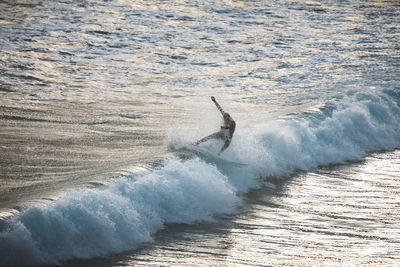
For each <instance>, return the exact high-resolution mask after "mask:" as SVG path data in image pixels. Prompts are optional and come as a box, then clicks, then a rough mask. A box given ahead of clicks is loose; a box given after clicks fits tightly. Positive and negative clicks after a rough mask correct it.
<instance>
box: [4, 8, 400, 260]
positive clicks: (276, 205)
mask: <svg viewBox="0 0 400 267" xmlns="http://www.w3.org/2000/svg"><path fill="white" fill-rule="evenodd" d="M399 25H400V5H399V3H398V1H351V2H342V1H326V2H324V3H318V2H313V1H187V2H186V1H124V0H115V1H100V0H93V1H26V2H24V1H16V2H15V1H0V150H1V151H0V209H1V212H2V218H3V219H2V221H1V223H0V230H2V231H3V230H4V229H6V230H4V231H8V230H7V229H17V226H16V225H19V224H18V223H14V221H13V219H11V221H10V219H9V218H10V217H9V215H10V214H15V216H21V217H17V218H16V219H15V221H17V222H20V221H21V222H22V223H23V224H24V225H26V227H27V229H28V232H29V233H31V234H32V233H36V234H37V236H35V234H32V235H33V238H38V239H37V240H41V241H37V240H36V241H35V242H36V243H35V242H34V243H35V244H41V245H39V251H40V253H39V252H37V251H36V250H35V251H34V252H32V255H36V256H35V257H34V256H32V259H31V260H32V261H31V263H54V262H56V261H59V260H65V259H67V260H68V259H71V258H82V257H83V258H94V257H95V256H99V255H110V253H113V252H121V251H126V250H128V251H130V252H127V254H126V253H125V254H122V255H120V254H118V255H117V256H116V257H115V258H113V257H109V258H106V259H103V260H96V259H92V260H89V261H88V262H86V261H85V262H84V263H82V264H85V265H86V264H93V265H96V264H104V265H129V264H132V265H136V264H148V263H155V264H160V265H168V264H171V265H173V264H182V265H185V264H186V265H189V264H193V263H195V264H208V265H214V264H220V263H222V264H249V265H269V264H271V265H281V264H289V265H290V264H292V265H321V264H341V263H343V264H345V265H358V264H366V265H367V264H376V265H395V263H396V261H398V260H399V258H398V256H397V254H398V253H397V252H398V250H399V243H398V241H397V240H398V239H399V237H400V233H399V231H398V230H397V229H396V227H395V225H396V224H398V222H399V218H398V213H397V212H396V208H397V209H398V206H399V202H398V201H397V199H398V198H399V194H398V189H399V186H398V182H397V178H398V177H399V175H398V173H399V170H400V169H399V155H398V151H396V150H394V151H393V149H398V148H399V147H400V139H399V136H400V130H399V129H400V126H399V125H400V122H399V119H398V118H399V117H400V116H398V110H399V105H400V95H399V82H400V66H399V65H400V64H399V62H400V60H399V58H400V53H399V51H400V50H399V48H400V45H399V43H400V26H399ZM210 95H215V97H216V98H217V100H218V101H220V103H221V105H222V106H223V107H224V109H225V110H226V111H229V112H230V113H231V115H232V116H233V118H234V119H235V120H236V122H237V132H236V134H235V138H234V140H233V143H232V145H231V147H230V150H228V151H227V152H226V153H225V154H227V155H228V156H230V157H233V158H235V159H236V160H241V161H243V162H247V163H249V165H250V168H249V169H246V170H241V171H240V172H239V171H236V170H233V171H232V170H228V171H227V170H225V169H226V167H225V169H224V168H222V167H221V166H216V168H217V169H218V172H216V171H214V169H213V168H214V167H213V166H214V165H215V164H206V163H204V164H206V165H204V164H203V163H202V162H201V163H199V162H194V163H193V162H192V161H190V159H193V158H196V156H195V155H192V154H189V155H188V153H187V152H184V153H182V151H181V150H179V149H176V147H177V144H178V145H180V144H181V143H183V142H187V141H193V140H196V139H197V138H200V137H203V136H204V135H206V134H209V133H210V132H212V131H215V129H216V128H218V127H219V120H220V118H219V114H218V113H217V111H216V110H215V108H214V107H213V106H212V103H210V101H209V96H210ZM377 150H380V151H381V152H380V153H376V154H368V153H370V152H372V151H377ZM388 151H389V152H388ZM366 154H368V156H367V158H366V159H365V160H364V157H365V156H366ZM174 160H176V161H177V162H178V163H175V161H174ZM187 160H189V161H187ZM349 160H362V161H361V162H356V163H354V162H353V163H352V162H348V161H349ZM171 161H172V162H173V163H171ZM165 162H167V163H165ZM187 162H189V163H187ZM206 162H207V163H209V162H208V161H206ZM337 163H343V164H344V165H340V166H336V165H335V166H331V167H326V166H327V165H329V164H337ZM196 164H199V166H198V167H194V166H193V165H196ZM187 165H190V166H189V167H188V166H187ZM160 166H161V167H160ZM171 166H172V167H171ZM196 166H197V165H196ZM324 166H325V167H324ZM160 168H161V170H160ZM174 168H176V169H174ZM186 168H188V169H189V170H190V171H188V173H184V174H182V173H181V172H184V171H186ZM171 169H172V170H171ZM298 170H301V171H303V172H300V173H299V172H298ZM200 171H204V172H203V173H201V174H197V172H200ZM209 171H210V172H209ZM137 173H150V176H151V177H153V178H152V179H153V183H154V184H153V186H154V188H155V189H154V191H156V192H158V193H160V194H164V193H165V192H164V191H163V190H165V188H168V186H170V184H168V183H165V184H163V182H158V180H157V181H155V180H154V179H155V178H154V176H157V175H158V176H157V177H164V178H165V179H167V178H168V179H169V177H173V178H174V179H175V178H176V177H180V178H179V179H178V181H186V180H185V177H188V176H190V177H191V178H193V177H204V176H206V177H207V178H209V175H216V176H215V180H218V179H220V178H221V177H226V179H227V180H226V184H227V185H228V186H227V189H226V190H228V189H229V190H231V188H233V189H232V190H233V192H234V195H235V196H236V197H237V198H238V199H240V200H239V201H238V203H236V202H235V203H236V204H235V205H233V204H232V205H233V206H235V211H234V212H232V211H231V210H230V206H229V208H227V207H225V206H224V207H223V208H221V210H218V209H217V208H215V207H213V208H214V209H211V208H210V211H209V212H206V211H207V208H206V207H203V208H202V209H204V210H205V214H206V215H207V216H205V217H201V216H200V215H198V216H199V217H196V216H197V215H196V216H195V215H194V214H191V215H189V212H187V213H185V214H184V216H183V218H184V219H182V218H181V217H179V219H170V218H169V216H166V217H167V218H166V217H163V216H161V217H162V219H160V221H161V222H162V224H163V225H165V224H166V225H167V226H159V228H157V227H156V228H157V229H161V228H163V227H165V229H164V230H161V231H160V232H157V231H156V230H154V229H153V228H152V227H153V226H152V227H150V226H149V227H150V228H151V230H148V229H147V228H146V227H145V226H146V225H147V226H148V225H153V223H154V222H153V221H152V220H149V221H146V220H147V219H148V218H147V217H145V218H144V217H140V216H139V217H140V219H138V221H139V222H140V223H143V225H145V226H144V228H146V231H145V232H146V233H147V231H148V232H149V234H150V235H151V236H154V235H155V236H156V238H155V241H154V242H153V243H151V244H152V245H150V247H149V248H146V249H142V248H141V247H142V245H143V243H142V242H143V241H140V242H139V241H136V240H135V241H134V242H133V241H129V242H127V244H128V245H126V244H125V243H124V242H122V241H121V239H122V238H121V237H115V238H114V239H113V240H114V241H115V240H117V241H121V243H124V245H121V247H123V249H122V248H119V249H116V247H118V246H110V247H108V248H107V247H106V248H101V249H99V250H98V251H97V250H96V251H95V252H91V251H89V250H88V251H89V252H86V248H87V247H95V246H93V244H95V243H99V242H100V243H107V242H106V241H104V240H100V241H98V240H96V241H94V240H92V239H90V238H89V239H88V240H90V241H88V242H89V243H88V244H92V245H90V246H88V245H87V244H86V243H85V244H81V243H79V242H80V241H77V240H73V241H71V247H74V246H75V247H76V248H75V249H72V250H71V249H70V247H68V246H67V245H66V247H65V248H64V250H62V251H55V252H54V251H53V252H46V248H47V247H49V245H48V244H50V243H47V242H50V241H49V240H47V241H43V240H44V239H45V238H44V237H45V236H48V235H47V234H43V233H42V232H40V231H38V232H35V231H33V230H32V228H30V226H29V225H30V224H31V223H32V224H35V223H33V222H36V220H38V221H40V220H39V219H38V218H36V217H29V216H30V215H29V214H31V213H30V212H32V210H31V207H32V206H33V207H36V206H35V205H39V204H40V205H44V206H43V207H44V208H43V210H46V211H48V212H49V214H47V215H44V219H43V221H46V218H53V217H52V214H53V213H52V209H53V208H54V211H55V213H56V214H59V213H58V212H59V210H58V208H59V206H57V205H59V204H58V203H60V202H57V201H56V199H61V200H60V201H61V203H67V204H65V205H66V206H65V207H66V210H64V211H63V212H64V214H68V212H69V211H71V210H72V211H71V212H72V214H75V212H76V211H75V210H73V209H74V208H75V207H83V209H85V212H86V211H87V210H88V211H89V212H88V213H90V212H91V211H92V207H93V206H92V205H93V203H99V202H100V204H99V205H107V203H108V202H110V199H108V198H107V197H108V196H109V193H107V194H105V195H102V196H101V197H102V198H103V199H104V200H103V201H104V203H103V202H101V201H97V202H96V201H94V202H93V203H92V202H91V199H92V198H91V196H92V195H90V193H88V194H89V195H90V196H88V195H86V193H82V195H77V196H74V197H75V198H74V201H75V200H78V199H79V200H80V201H79V202H78V203H80V204H79V205H78V204H76V203H75V202H73V201H71V202H68V201H70V200H71V199H69V198H66V199H65V195H66V194H67V195H68V194H69V192H72V191H71V190H74V191H75V190H78V189H81V188H87V187H90V188H94V189H93V190H96V188H98V187H99V186H100V185H105V187H106V189H105V191H107V192H108V190H109V188H110V187H107V185H108V184H109V183H112V182H113V181H117V183H118V182H119V181H120V179H121V177H122V178H126V177H128V178H129V177H132V176H133V177H135V179H138V180H141V179H143V180H144V181H147V180H146V179H148V176H146V175H142V174H140V175H139V177H141V178H137V175H136V174H137ZM171 173H172V174H171ZM210 173H211V174H210ZM232 173H234V174H232ZM254 173H256V175H254ZM174 174H176V176H174ZM220 174H221V175H220ZM239 174H240V175H241V176H240V177H239V178H238V177H237V176H238V175H239ZM180 175H182V177H181V176H180ZM196 175H197V176H196ZM217 178H218V179H217ZM168 179H167V180H168ZM193 179H195V178H193ZM224 179H225V178H224ZM160 181H162V180H160ZM174 181H175V180H174ZM196 181H197V180H193V181H192V182H193V183H192V184H189V185H187V187H183V188H185V189H186V191H185V192H183V193H182V192H180V191H179V190H180V189H181V187H178V188H175V189H174V190H177V191H172V192H174V194H177V195H183V196H185V197H186V195H185V193H187V194H188V195H189V199H186V198H184V197H183V200H182V203H175V202H173V201H172V200H171V199H173V198H172V197H171V198H169V197H170V196H169V195H168V194H167V193H165V194H167V195H166V196H165V195H163V197H165V198H166V199H170V200H171V201H170V202H171V203H173V204H171V205H175V204H176V207H178V208H177V210H179V209H183V208H182V207H183V206H185V205H184V203H191V202H190V201H191V200H192V199H190V196H192V195H193V194H195V193H196V192H197V193H198V192H203V191H202V190H200V189H203V188H202V187H201V188H200V187H199V184H198V183H197V182H196ZM210 181H211V180H210ZM224 181H225V180H224ZM175 182H176V181H175ZM120 183H122V182H120ZM172 184H174V183H172ZM200 184H201V183H200ZM269 185H271V186H272V188H270V187H268V186H269ZM135 186H136V185H135ZM135 186H133V185H132V187H135ZM201 186H203V185H201ZM127 187H128V188H131V185H130V184H129V183H128V185H127ZM260 187H261V188H262V189H259V188H260ZM101 188H102V187H101ZM111 188H114V187H111ZM135 188H136V187H135ZM257 188H258V189H257ZM213 189H214V188H208V189H207V190H206V189H204V190H205V191H204V192H208V193H209V194H210V195H206V193H205V199H202V198H200V202H202V201H204V203H206V200H208V199H210V198H213V197H216V196H215V195H212V193H210V192H214V191H212V190H213ZM218 189H219V188H218ZM110 190H114V189H110ZM157 190H159V191H157ZM191 190H193V193H191V192H192V191H191ZM221 190H222V189H221ZM254 190H255V191H254ZM78 191H79V190H78ZM126 191H129V190H122V191H121V192H122V193H121V192H119V193H118V194H117V196H118V197H122V196H124V197H126V196H125V193H126ZM95 192H97V191H95ZM101 192H103V191H101ZM168 192H169V191H168ZM216 192H220V191H216ZM221 192H222V191H221ZM135 193H136V194H142V191H140V192H136V191H135ZM181 193H182V194H181ZM223 193H226V191H223ZM96 194H97V193H96ZM100 194H101V193H100ZM127 194H128V193H127ZM171 194H172V193H171ZM128 195H129V194H128ZM133 195H135V194H133ZM146 196H148V194H147V195H146ZM129 197H130V198H129V201H130V202H129V203H134V206H135V209H136V208H137V207H136V206H140V204H138V203H141V202H135V201H137V199H136V198H135V199H132V198H131V196H130V195H129ZM216 199H217V198H216ZM163 200H164V199H161V200H160V199H157V198H146V197H144V203H145V204H146V205H147V204H149V203H150V204H151V205H150V204H149V205H150V206H151V208H153V207H156V206H157V207H161V208H163V205H162V204H163V203H162V202H163ZM159 202H160V203H161V204H160V205H159ZM227 202H228V201H227ZM52 203H55V204H52ZM70 203H71V204H70ZM221 203H225V202H223V201H222V200H221ZM142 204H143V203H142ZM216 204H220V203H219V202H218V203H216ZM52 205H55V206H54V207H53V206H52ZM158 205H159V206H158ZM116 206H118V205H116ZM216 206H218V205H216ZM221 206H223V204H221ZM40 207H42V206H40ZM176 207H175V206H172V207H169V206H168V207H167V208H168V209H170V211H171V209H173V208H176ZM146 208H149V207H147V206H146ZM146 208H143V209H146ZM86 209H87V210H86ZM168 209H167V210H168ZM101 210H102V209H101V208H99V210H98V212H97V213H96V215H93V216H94V217H93V218H95V219H93V221H91V224H94V225H97V223H98V222H105V221H108V219H110V218H111V217H112V215H110V214H109V213H107V212H106V211H104V213H105V214H106V215H104V216H103V215H99V214H100V213H101V212H100V211H101ZM103 210H106V208H104V209H103ZM139 210H140V209H139ZM204 210H202V211H204ZM211 210H212V211H211ZM24 211H25V213H24ZM129 211H131V210H129ZM136 211H137V210H135V212H136ZM20 212H22V215H18V214H21V213H20ZM124 212H127V211H123V212H122V213H124ZM193 212H194V213H195V211H193ZM32 213H34V212H32ZM61 213H62V212H61ZM139 213H140V212H139ZM200 213H201V212H200ZM25 214H28V215H25ZM85 214H86V213H85ZM162 214H163V213H162ZM201 214H202V213H201ZM221 214H224V215H223V217H222V218H219V217H218V216H222V215H221ZM157 215H159V213H157ZM24 216H28V217H29V218H25V217H24ZM57 216H58V215H57ZM74 216H75V215H71V218H72V219H71V222H72V224H74V223H75V222H76V217H74ZM96 216H98V217H96ZM102 216H103V217H102ZM208 216H211V217H212V216H217V217H218V218H219V219H217V221H216V222H213V223H210V221H209V219H208ZM12 218H15V217H12ZM135 218H136V217H135ZM49 220H51V219H49ZM110 220H111V221H112V223H111V224H110V225H112V226H114V225H118V223H117V222H116V221H115V220H113V219H110ZM125 220H126V221H131V218H129V219H127V217H123V218H122V219H119V220H117V221H118V222H121V221H124V222H125ZM43 221H42V222H43ZM147 222H148V223H147ZM157 222H158V221H157ZM181 222H185V223H188V224H189V225H188V224H186V225H182V224H177V225H176V224H174V223H181ZM204 222H207V223H208V224H205V225H203V224H200V225H198V224H197V223H204ZM49 223H50V222H49ZM60 224H61V225H58V226H54V227H55V229H66V225H67V224H63V223H62V222H61V223H60ZM193 224H194V225H193ZM3 225H11V226H9V227H8V226H7V227H5V226H4V227H3ZM68 225H69V224H68ZM99 225H103V224H102V223H100V224H99ZM100 228H101V227H100V226H99V229H100ZM111 228H112V227H111ZM135 230H136V229H135ZM4 231H3V232H4ZM13 231H14V230H10V231H9V232H10V234H9V235H6V234H5V235H4V236H5V237H4V239H1V238H3V237H2V236H0V241H1V242H3V244H0V248H1V247H2V245H3V246H5V247H9V243H8V242H9V240H14V238H16V236H21V235H17V234H15V235H14V234H13V233H14V232H13ZM15 231H17V230H15ZM3 232H2V233H3ZM139 232H140V231H139ZM2 233H1V234H2ZM78 233H79V231H78ZM107 233H108V232H107ZM52 234H54V232H52ZM52 234H49V236H51V235H52ZM82 234H83V235H85V232H81V233H80V235H82ZM65 236H68V235H67V234H66V235H65ZM65 236H64V235H63V233H62V231H61V230H60V236H59V238H64V237H65ZM42 239H43V240H42ZM145 239H146V238H145ZM62 240H64V239H62ZM146 240H147V242H145V243H146V244H147V243H148V242H151V240H150V239H146ZM42 241H43V244H42V243H41V242H42ZM59 242H60V241H59ZM74 242H76V243H74ZM61 243H63V244H67V243H68V242H67V241H65V242H63V241H61ZM117 243H118V242H117ZM16 244H17V245H16V249H15V251H20V250H18V249H21V247H23V245H21V246H19V245H18V244H19V243H18V242H16ZM118 244H119V243H118ZM50 247H51V245H50ZM17 248H18V249H17ZM135 248H139V250H137V251H132V249H135ZM21 251H23V252H21V253H24V252H25V253H28V252H26V251H25V250H23V249H21ZM71 251H72V252H71ZM76 251H78V252H76ZM79 251H84V253H83V254H82V255H81V254H79ZM29 253H31V252H29ZM50 254H51V256H49V255H50ZM0 255H2V254H0ZM27 255H28V254H27ZM29 255H31V254H29ZM37 255H39V256H37ZM43 255H44V256H43ZM10 257H11V260H10V262H15V261H14V260H15V259H13V258H12V256H10ZM26 258H27V261H28V263H29V260H30V258H29V257H26ZM71 264H72V265H80V264H81V262H80V261H77V262H71ZM0 265H1V264H0Z"/></svg>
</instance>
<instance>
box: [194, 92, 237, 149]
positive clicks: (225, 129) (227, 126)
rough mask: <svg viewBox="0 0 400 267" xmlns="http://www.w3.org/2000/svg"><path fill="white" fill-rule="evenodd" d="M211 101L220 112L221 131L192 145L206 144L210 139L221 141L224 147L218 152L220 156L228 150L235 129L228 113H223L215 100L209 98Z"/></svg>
mask: <svg viewBox="0 0 400 267" xmlns="http://www.w3.org/2000/svg"><path fill="white" fill-rule="evenodd" d="M211 100H212V101H213V102H214V104H215V105H216V106H217V108H218V110H219V111H220V112H221V114H222V117H223V119H224V125H223V126H221V130H219V131H218V132H215V133H213V134H210V135H208V136H206V137H204V138H202V139H200V140H199V141H197V142H195V143H194V144H193V145H195V146H197V145H199V144H201V143H203V142H206V141H208V140H210V139H222V140H223V141H225V142H224V145H223V146H222V148H221V150H220V151H219V153H218V155H221V153H222V152H223V151H224V150H225V149H227V148H228V146H229V145H230V143H231V141H232V137H233V133H234V132H235V128H236V123H235V121H234V120H233V119H232V117H231V116H230V115H229V113H226V112H224V110H223V109H222V108H221V106H220V105H219V104H218V102H217V100H215V97H213V96H212V97H211Z"/></svg>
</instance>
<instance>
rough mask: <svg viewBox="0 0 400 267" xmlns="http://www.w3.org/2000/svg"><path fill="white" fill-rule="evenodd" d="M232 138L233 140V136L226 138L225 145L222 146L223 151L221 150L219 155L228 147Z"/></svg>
mask: <svg viewBox="0 0 400 267" xmlns="http://www.w3.org/2000/svg"><path fill="white" fill-rule="evenodd" d="M231 140H232V139H231V138H228V139H226V141H225V143H224V146H223V147H222V148H221V151H219V153H218V155H221V153H222V152H224V150H225V149H227V148H228V146H229V145H230V143H231Z"/></svg>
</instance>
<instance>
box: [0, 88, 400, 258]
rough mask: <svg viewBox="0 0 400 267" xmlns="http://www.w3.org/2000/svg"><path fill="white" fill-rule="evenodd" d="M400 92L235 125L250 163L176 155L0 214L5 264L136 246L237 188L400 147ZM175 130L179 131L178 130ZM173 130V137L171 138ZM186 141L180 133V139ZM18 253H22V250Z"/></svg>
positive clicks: (227, 204) (208, 211) (235, 196)
mask: <svg viewBox="0 0 400 267" xmlns="http://www.w3.org/2000/svg"><path fill="white" fill-rule="evenodd" d="M399 103H400V94H399V92H397V91H386V92H385V93H382V92H362V93H352V94H351V93H350V94H349V95H347V96H346V97H345V98H343V99H342V100H340V102H338V103H327V104H326V105H325V107H324V108H322V109H321V110H320V111H319V112H313V113H303V114H297V115H294V116H292V117H291V118H287V119H284V120H279V121H274V122H268V123H267V124H266V125H265V126H260V128H259V129H258V130H257V131H252V132H250V131H248V132H246V131H245V130H239V131H238V132H237V134H236V136H235V137H234V139H233V142H232V144H231V147H230V148H229V149H228V150H227V151H226V156H227V157H231V158H235V159H239V160H241V161H243V162H246V163H248V166H246V167H243V166H242V167H238V168H237V170H234V171H232V169H231V168H227V166H222V165H218V164H217V165H216V164H210V163H207V162H205V161H203V160H201V159H199V158H197V157H192V158H190V159H179V158H172V159H169V160H166V161H165V162H163V163H162V164H161V165H160V166H158V167H156V168H154V169H153V170H151V171H149V172H148V173H145V174H140V175H139V174H135V175H133V174H132V175H128V176H126V177H121V178H119V179H116V180H115V181H113V182H112V183H110V184H109V185H107V186H102V187H99V188H94V189H83V190H80V191H77V192H72V193H69V194H68V195H65V196H64V197H61V198H59V199H58V200H55V201H53V202H51V203H47V204H42V205H36V206H32V207H30V208H27V209H26V210H24V211H22V212H21V213H19V214H18V215H16V216H14V217H12V218H9V219H8V220H7V221H5V222H3V225H4V226H3V229H2V232H1V233H0V258H1V259H2V260H1V265H5V266H7V265H27V264H35V263H57V262H59V261H61V260H64V259H70V258H91V257H94V256H100V255H106V254H109V253H114V252H121V251H124V250H129V249H134V248H136V247H138V246H140V245H143V244H145V243H149V242H152V234H154V233H155V232H156V231H157V230H160V229H162V228H163V227H164V226H165V224H166V223H188V224H191V223H197V222H209V221H212V220H213V219H214V218H215V216H217V215H219V214H230V213H233V212H235V207H236V206H237V205H238V204H239V203H240V194H241V193H243V192H247V191H248V190H249V189H250V188H254V187H257V186H260V185H262V184H263V182H265V180H263V179H260V177H261V178H265V177H271V176H272V177H275V178H279V177H284V176H287V175H289V174H290V173H292V172H293V171H295V170H296V169H300V170H309V169H311V168H315V167H317V166H320V165H327V164H336V163H342V162H345V161H348V160H358V159H362V158H363V157H364V155H365V154H366V153H367V152H369V151H376V150H388V149H395V148H399V147H400V116H399V114H400V108H399ZM179 138H180V137H179ZM179 138H175V139H174V138H171V140H173V141H170V142H174V143H175V144H174V145H170V146H171V147H176V146H177V145H176V143H179V140H177V139H179ZM182 143H183V142H182ZM21 255H24V257H21Z"/></svg>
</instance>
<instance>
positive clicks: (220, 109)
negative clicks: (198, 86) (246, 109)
mask: <svg viewBox="0 0 400 267" xmlns="http://www.w3.org/2000/svg"><path fill="white" fill-rule="evenodd" d="M211 100H212V102H214V104H215V105H216V106H217V108H218V110H219V111H220V112H221V114H222V116H224V114H225V112H224V110H223V109H222V108H221V106H220V105H219V104H218V102H217V100H215V97H213V96H212V97H211Z"/></svg>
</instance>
